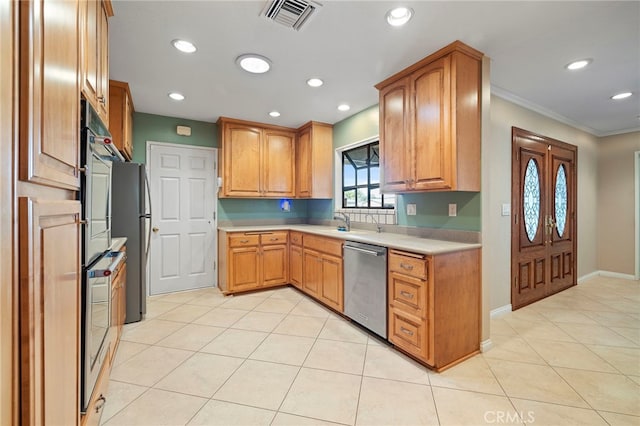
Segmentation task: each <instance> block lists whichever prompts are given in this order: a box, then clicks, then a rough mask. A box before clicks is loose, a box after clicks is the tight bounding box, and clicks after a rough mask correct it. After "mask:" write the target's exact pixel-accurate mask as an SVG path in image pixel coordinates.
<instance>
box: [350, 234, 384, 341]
mask: <svg viewBox="0 0 640 426" xmlns="http://www.w3.org/2000/svg"><path fill="white" fill-rule="evenodd" d="M344 314H345V315H346V316H348V317H349V318H351V319H352V320H353V321H355V322H357V323H359V324H361V325H363V326H364V327H366V328H368V329H369V330H371V331H373V332H374V333H376V334H377V335H379V336H381V337H384V338H385V339H386V338H387V248H386V247H380V246H375V245H371V244H364V243H358V242H355V241H346V242H345V244H344Z"/></svg>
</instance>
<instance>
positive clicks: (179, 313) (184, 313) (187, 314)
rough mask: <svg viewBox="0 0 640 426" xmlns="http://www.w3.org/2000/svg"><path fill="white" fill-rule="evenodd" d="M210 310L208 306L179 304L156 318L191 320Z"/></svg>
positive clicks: (178, 320)
mask: <svg viewBox="0 0 640 426" xmlns="http://www.w3.org/2000/svg"><path fill="white" fill-rule="evenodd" d="M210 310H211V308H210V307H208V306H200V305H180V306H178V307H177V308H174V309H172V310H170V311H168V312H165V313H164V314H162V315H160V316H158V319H161V320H166V321H177V322H192V321H193V320H195V319H197V318H199V317H201V316H202V315H204V314H206V313H207V312H209V311H210Z"/></svg>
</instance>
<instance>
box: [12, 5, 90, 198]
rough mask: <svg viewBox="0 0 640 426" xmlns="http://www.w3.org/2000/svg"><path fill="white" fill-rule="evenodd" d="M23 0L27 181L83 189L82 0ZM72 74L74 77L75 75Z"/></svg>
mask: <svg viewBox="0 0 640 426" xmlns="http://www.w3.org/2000/svg"><path fill="white" fill-rule="evenodd" d="M19 3H20V9H19V13H20V29H21V33H20V49H19V52H20V150H19V151H20V152H19V153H20V155H19V176H20V179H21V180H23V181H29V182H33V183H39V184H44V185H49V186H55V187H58V188H64V189H72V190H75V189H78V188H79V186H80V172H79V170H78V164H79V157H80V155H79V153H80V146H79V137H80V132H79V129H80V121H79V119H80V112H79V108H80V96H79V92H80V91H79V87H78V79H77V78H73V76H77V75H78V69H79V65H78V43H79V42H78V3H77V2H73V1H64V0H61V1H55V0H54V1H46V2H40V1H23V2H19ZM69 76H71V77H72V78H69Z"/></svg>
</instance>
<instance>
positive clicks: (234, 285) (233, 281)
mask: <svg viewBox="0 0 640 426" xmlns="http://www.w3.org/2000/svg"><path fill="white" fill-rule="evenodd" d="M258 256H259V248H258V246H252V247H236V248H231V249H229V255H228V259H229V272H228V273H229V278H228V280H227V282H228V285H229V288H228V291H230V292H233V291H246V290H253V289H256V288H258V287H260V269H259V268H260V266H259V262H258Z"/></svg>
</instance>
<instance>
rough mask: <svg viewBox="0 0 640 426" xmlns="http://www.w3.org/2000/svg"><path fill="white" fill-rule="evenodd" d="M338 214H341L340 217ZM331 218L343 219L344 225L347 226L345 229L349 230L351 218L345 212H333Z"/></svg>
mask: <svg viewBox="0 0 640 426" xmlns="http://www.w3.org/2000/svg"><path fill="white" fill-rule="evenodd" d="M340 216H342V217H340ZM333 219H334V220H341V221H343V222H344V224H345V226H346V227H347V231H351V219H349V216H347V215H346V214H344V213H342V212H335V213H334V214H333Z"/></svg>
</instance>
